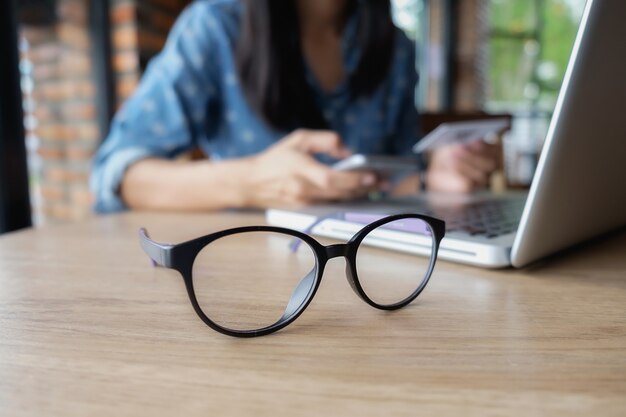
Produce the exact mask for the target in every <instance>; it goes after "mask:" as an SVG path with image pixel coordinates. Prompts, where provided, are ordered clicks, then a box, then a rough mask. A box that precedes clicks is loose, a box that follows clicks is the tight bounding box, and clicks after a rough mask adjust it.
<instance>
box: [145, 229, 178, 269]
mask: <svg viewBox="0 0 626 417" xmlns="http://www.w3.org/2000/svg"><path fill="white" fill-rule="evenodd" d="M139 243H140V244H141V248H142V249H143V251H144V252H145V253H146V255H148V256H149V257H150V260H151V261H152V266H163V267H166V268H172V257H171V249H172V247H173V246H174V245H170V244H167V243H158V242H155V241H154V240H152V239H150V236H149V235H148V231H147V230H146V229H144V228H143V227H142V228H141V229H139Z"/></svg>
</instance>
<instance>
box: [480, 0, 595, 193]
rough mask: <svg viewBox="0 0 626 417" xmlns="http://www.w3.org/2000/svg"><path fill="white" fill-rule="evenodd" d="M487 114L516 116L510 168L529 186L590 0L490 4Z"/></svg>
mask: <svg viewBox="0 0 626 417" xmlns="http://www.w3.org/2000/svg"><path fill="white" fill-rule="evenodd" d="M489 1H490V33H489V40H488V42H489V63H488V69H487V71H488V87H487V92H486V93H487V103H486V110H488V111H491V112H508V113H512V114H513V115H514V116H515V121H514V124H513V131H512V132H511V134H510V136H509V141H508V145H509V147H510V148H513V149H510V152H507V167H508V168H509V169H510V172H509V178H510V179H511V180H513V182H517V183H521V184H527V183H529V181H530V179H531V178H532V175H533V173H534V170H535V165H536V160H537V156H538V154H539V150H540V148H541V145H542V143H543V140H544V138H545V135H546V132H547V128H548V125H549V122H550V118H551V116H552V112H553V110H554V106H555V105H556V100H557V97H558V94H559V90H560V87H561V83H562V81H563V77H564V75H565V70H566V68H567V63H568V61H569V57H570V53H571V50H572V45H573V43H574V39H575V37H576V32H577V31H578V25H579V22H580V19H581V17H582V13H583V10H584V7H585V0H489Z"/></svg>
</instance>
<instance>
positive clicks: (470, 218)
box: [427, 199, 525, 239]
mask: <svg viewBox="0 0 626 417" xmlns="http://www.w3.org/2000/svg"><path fill="white" fill-rule="evenodd" d="M524 203H525V200H524V199H513V200H494V201H481V202H478V203H471V204H464V205H463V206H460V207H455V208H450V207H445V208H443V207H440V208H431V209H430V210H428V213H427V214H430V215H432V216H434V217H439V218H440V219H443V220H445V222H446V232H460V233H467V234H469V235H471V236H483V237H486V238H488V239H492V238H495V237H498V236H502V235H506V234H508V233H511V232H515V231H516V230H517V227H518V226H519V222H520V219H521V217H522V211H523V210H524Z"/></svg>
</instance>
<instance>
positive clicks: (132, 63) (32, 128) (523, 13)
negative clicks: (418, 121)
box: [0, 0, 585, 224]
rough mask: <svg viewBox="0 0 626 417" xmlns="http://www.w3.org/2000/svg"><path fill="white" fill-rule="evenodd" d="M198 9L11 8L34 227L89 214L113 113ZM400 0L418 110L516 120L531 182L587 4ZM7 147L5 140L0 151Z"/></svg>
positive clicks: (510, 140) (125, 3) (24, 3)
mask: <svg viewBox="0 0 626 417" xmlns="http://www.w3.org/2000/svg"><path fill="white" fill-rule="evenodd" d="M3 1H5V0H3ZM190 2H191V1H189V0H92V1H88V0H19V1H17V2H13V3H12V6H7V5H6V4H5V6H3V7H9V9H11V8H13V10H12V12H13V13H12V14H13V15H14V16H15V18H13V19H12V20H13V22H12V23H13V24H14V27H15V28H16V33H17V36H16V37H15V36H14V37H13V38H11V37H8V35H7V33H5V32H6V31H9V30H10V29H11V27H10V25H3V29H0V30H2V31H4V32H3V33H2V36H3V38H4V39H5V40H7V39H9V40H11V41H13V40H14V41H15V42H16V43H17V48H18V51H19V52H18V62H19V73H18V77H19V79H20V80H21V82H20V85H21V101H22V108H23V117H21V118H22V119H23V127H24V132H25V144H26V151H27V161H28V163H27V169H28V183H29V186H30V187H29V189H30V194H29V196H28V200H29V204H30V205H31V207H32V220H33V222H34V223H35V224H41V223H46V222H61V221H67V220H74V219H80V218H83V217H86V216H89V215H90V213H91V204H92V196H91V194H90V192H89V185H88V179H89V172H90V160H91V157H92V155H93V154H94V151H95V150H96V149H97V147H98V146H99V144H100V142H101V141H102V139H103V138H104V137H105V136H106V134H107V132H108V128H109V122H110V120H111V117H112V115H113V114H114V112H115V110H116V109H117V108H118V107H119V106H120V104H121V103H123V102H124V100H125V99H126V98H127V97H128V96H129V95H130V94H132V92H133V90H134V89H135V88H136V86H137V84H138V82H139V79H140V77H141V74H142V72H143V70H144V69H145V67H146V64H147V62H148V61H149V60H150V58H151V57H153V56H154V55H155V54H157V53H158V52H159V50H160V49H161V48H162V47H163V45H164V43H165V40H166V36H167V33H168V31H169V29H170V28H171V26H172V25H173V23H174V21H175V19H176V17H177V16H178V14H179V13H180V12H181V11H182V9H183V8H184V7H185V6H186V5H187V4H189V3H190ZM9 3H11V0H9ZM392 4H393V11H394V19H395V21H396V23H397V25H398V26H399V27H401V28H402V29H403V30H405V31H406V32H407V34H408V35H409V36H410V37H411V38H412V39H414V40H415V41H416V47H417V56H418V59H417V63H416V65H417V66H418V69H419V72H420V75H421V81H420V85H419V86H418V95H417V97H418V100H417V103H416V105H417V106H418V108H419V109H420V110H421V111H422V112H423V113H425V114H429V115H438V114H440V115H470V116H471V115H477V114H484V113H490V114H491V113H495V114H508V115H512V116H513V128H512V130H511V132H509V133H508V134H507V136H506V138H505V161H506V175H507V178H508V182H509V183H510V184H512V185H514V186H521V187H523V186H527V185H528V184H529V181H530V179H531V177H532V174H533V172H534V169H535V164H536V161H537V155H538V152H539V151H540V149H541V145H542V143H543V139H544V137H545V134H546V130H547V126H548V123H549V120H550V117H551V115H552V111H553V109H554V106H555V103H556V98H557V94H558V91H559V88H560V86H561V82H562V80H563V76H564V73H565V69H566V65H567V61H568V59H569V55H570V52H571V48H572V45H573V41H574V37H575V34H576V31H577V28H578V23H579V21H580V18H581V16H582V12H583V8H584V4H585V1H584V0H392ZM9 11H11V10H9ZM5 12H6V11H5ZM3 134H4V135H7V133H6V132H5V133H3ZM9 140H11V138H7V137H6V136H5V137H0V145H2V143H3V142H6V143H8V142H7V141H9ZM0 148H2V146H0ZM2 149H6V148H2ZM0 165H1V164H0ZM9 181H10V180H9ZM0 191H1V187H0ZM4 198H5V199H6V198H7V197H6V196H5V197H4Z"/></svg>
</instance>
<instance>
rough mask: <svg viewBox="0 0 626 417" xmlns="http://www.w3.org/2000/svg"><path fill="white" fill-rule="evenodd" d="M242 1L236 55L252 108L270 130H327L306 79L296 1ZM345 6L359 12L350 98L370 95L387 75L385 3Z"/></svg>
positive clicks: (389, 45) (390, 32)
mask: <svg viewBox="0 0 626 417" xmlns="http://www.w3.org/2000/svg"><path fill="white" fill-rule="evenodd" d="M241 1H242V2H243V3H244V9H245V11H244V14H243V18H242V19H243V20H242V30H241V33H240V35H239V38H238V41H237V45H236V51H235V55H236V61H237V68H238V71H239V77H240V80H241V83H242V85H243V89H244V92H245V94H246V97H247V99H248V101H249V102H250V104H251V105H252V107H253V108H254V109H255V110H256V111H257V112H259V113H260V115H261V116H262V117H263V119H264V120H265V121H266V122H267V123H268V124H269V125H270V126H272V127H274V128H275V129H279V130H291V129H293V128H296V127H303V128H309V129H323V128H326V127H327V123H326V121H325V120H324V117H323V115H322V113H321V111H320V109H319V107H318V105H317V103H316V102H315V98H314V95H313V91H312V89H311V87H310V86H309V84H308V83H307V81H306V77H305V66H304V59H303V56H302V50H301V47H300V41H299V27H298V16H297V11H296V6H295V4H294V2H295V0H288V1H285V0H241ZM347 7H348V9H347V12H348V13H350V14H352V13H355V12H358V13H357V16H358V17H357V19H358V21H357V46H358V48H360V51H361V55H360V61H359V63H358V65H357V67H356V70H355V71H354V73H352V74H349V76H350V79H349V80H348V81H349V85H350V91H351V92H352V98H353V99H355V98H358V97H360V96H364V95H365V96H367V95H370V94H371V93H373V92H374V90H375V89H376V87H378V85H379V84H380V83H381V81H382V80H383V79H384V78H385V76H386V75H387V72H388V69H389V65H390V61H391V56H392V53H393V46H394V45H393V43H394V26H393V23H392V20H391V11H390V3H389V0H349V1H348V5H347ZM357 9H358V10H357Z"/></svg>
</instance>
